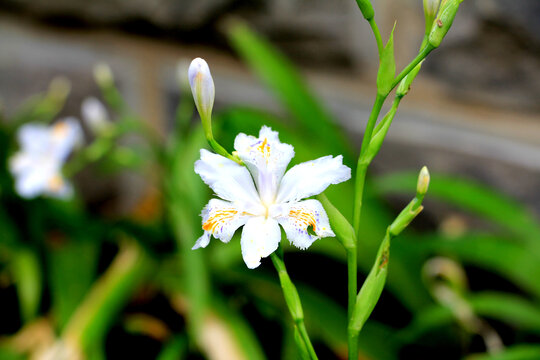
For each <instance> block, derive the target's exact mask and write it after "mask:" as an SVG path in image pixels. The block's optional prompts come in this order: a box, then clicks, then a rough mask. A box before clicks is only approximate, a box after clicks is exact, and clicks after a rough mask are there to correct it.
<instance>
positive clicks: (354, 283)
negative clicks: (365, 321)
mask: <svg viewBox="0 0 540 360" xmlns="http://www.w3.org/2000/svg"><path fill="white" fill-rule="evenodd" d="M355 241H356V239H355ZM356 249H357V248H356V246H355V247H354V248H348V249H347V275H348V285H349V286H348V294H349V296H348V309H347V310H348V311H347V315H348V316H347V319H349V320H350V319H351V317H352V313H353V311H354V307H355V305H356V293H357V291H358V280H357V271H358V269H357V256H358V252H357V250H356ZM353 340H355V339H354V337H351V336H350V335H349V337H348V348H349V359H358V341H353Z"/></svg>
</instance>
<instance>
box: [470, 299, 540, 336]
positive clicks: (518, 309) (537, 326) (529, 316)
mask: <svg viewBox="0 0 540 360" xmlns="http://www.w3.org/2000/svg"><path fill="white" fill-rule="evenodd" d="M468 300H469V302H470V304H471V305H472V307H473V309H474V311H475V312H476V313H477V314H479V315H480V316H482V317H489V318H492V319H497V320H500V321H504V322H506V323H508V324H511V325H513V326H516V327H519V328H522V329H527V330H530V331H533V332H535V333H536V334H540V309H539V308H538V305H537V304H532V303H530V302H529V301H527V300H525V299H524V298H522V297H519V296H516V295H513V294H505V293H495V292H484V293H477V294H472V295H471V296H470V297H469V299H468Z"/></svg>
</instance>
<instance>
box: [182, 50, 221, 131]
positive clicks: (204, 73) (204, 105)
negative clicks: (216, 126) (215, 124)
mask: <svg viewBox="0 0 540 360" xmlns="http://www.w3.org/2000/svg"><path fill="white" fill-rule="evenodd" d="M188 78H189V85H190V86H191V92H192V93H193V99H194V100H195V105H196V106H197V110H199V115H200V116H201V120H202V121H203V123H205V122H209V121H210V116H211V114H212V107H213V106H214V97H215V88H214V81H213V80H212V75H211V74H210V69H209V68H208V64H207V63H206V61H204V60H203V59H201V58H196V59H194V60H193V61H192V62H191V65H189V70H188Z"/></svg>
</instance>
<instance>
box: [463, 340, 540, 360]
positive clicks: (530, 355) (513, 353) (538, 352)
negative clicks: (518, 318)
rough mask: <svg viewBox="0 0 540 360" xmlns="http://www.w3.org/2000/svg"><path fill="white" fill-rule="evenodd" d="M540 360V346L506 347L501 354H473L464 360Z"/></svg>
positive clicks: (521, 345)
mask: <svg viewBox="0 0 540 360" xmlns="http://www.w3.org/2000/svg"><path fill="white" fill-rule="evenodd" d="M533 359H540V345H538V344H520V345H514V346H510V347H507V348H506V349H504V350H502V351H501V352H498V353H494V354H488V353H486V354H474V355H470V356H467V357H466V358H465V360H533Z"/></svg>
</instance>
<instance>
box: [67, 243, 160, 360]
mask: <svg viewBox="0 0 540 360" xmlns="http://www.w3.org/2000/svg"><path fill="white" fill-rule="evenodd" d="M151 269H152V263H151V261H150V259H149V258H148V256H147V255H146V253H145V252H144V251H143V250H142V249H141V248H140V247H139V246H138V245H137V244H135V243H126V244H124V246H123V247H122V248H121V249H120V252H119V253H118V255H117V256H116V258H115V259H114V261H113V263H112V264H111V265H110V266H109V268H108V269H107V271H106V272H105V273H104V274H103V275H102V276H101V277H100V278H99V279H98V281H96V282H95V283H94V285H93V286H92V288H91V289H90V291H89V292H88V294H87V296H86V297H85V299H84V300H83V302H82V303H81V304H80V305H79V307H78V308H77V309H76V310H75V312H74V314H73V316H72V317H71V318H70V320H69V322H68V323H67V325H66V327H65V329H64V331H63V333H62V337H63V338H64V339H68V341H75V342H76V343H77V344H78V346H80V348H81V349H82V351H83V352H85V351H86V350H88V349H91V348H92V347H93V346H94V345H95V344H96V343H97V342H99V341H100V340H102V339H103V338H104V336H105V333H106V331H107V330H108V328H109V327H110V326H111V325H112V323H113V321H114V320H115V318H116V317H117V316H118V312H119V311H120V310H121V308H122V306H124V304H125V303H126V302H127V301H128V299H129V298H130V297H131V296H132V294H133V292H134V291H135V290H136V289H137V287H138V285H139V284H140V283H141V282H142V281H143V280H144V278H145V277H146V276H147V275H148V274H149V272H150V270H151Z"/></svg>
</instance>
